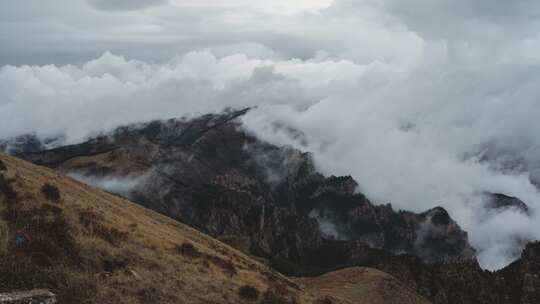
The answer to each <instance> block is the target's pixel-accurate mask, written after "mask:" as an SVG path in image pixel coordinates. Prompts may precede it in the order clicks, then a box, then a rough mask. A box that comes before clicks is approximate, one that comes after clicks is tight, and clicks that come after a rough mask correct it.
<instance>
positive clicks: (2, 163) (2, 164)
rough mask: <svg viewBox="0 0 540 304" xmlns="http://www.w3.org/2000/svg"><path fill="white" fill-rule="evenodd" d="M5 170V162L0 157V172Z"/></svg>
mask: <svg viewBox="0 0 540 304" xmlns="http://www.w3.org/2000/svg"><path fill="white" fill-rule="evenodd" d="M3 171H7V167H6V164H4V162H3V161H2V160H1V159H0V172H3Z"/></svg>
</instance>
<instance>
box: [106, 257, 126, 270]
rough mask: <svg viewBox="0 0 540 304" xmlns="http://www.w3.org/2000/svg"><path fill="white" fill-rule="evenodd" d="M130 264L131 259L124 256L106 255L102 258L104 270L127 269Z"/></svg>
mask: <svg viewBox="0 0 540 304" xmlns="http://www.w3.org/2000/svg"><path fill="white" fill-rule="evenodd" d="M128 264H129V260H128V258H126V257H124V256H105V257H104V258H103V260H102V266H103V270H105V271H107V272H114V271H117V270H122V269H125V268H126V267H127V266H128Z"/></svg>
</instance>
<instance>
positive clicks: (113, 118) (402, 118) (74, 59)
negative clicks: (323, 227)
mask: <svg viewBox="0 0 540 304" xmlns="http://www.w3.org/2000/svg"><path fill="white" fill-rule="evenodd" d="M24 2H25V1H24V0H21V1H18V2H17V3H15V4H9V5H7V4H6V3H7V2H6V3H1V4H0V18H1V19H0V20H1V21H2V22H3V25H5V26H2V27H0V45H2V48H1V49H0V64H3V65H4V66H3V67H1V68H0V138H5V137H11V136H15V135H20V134H24V133H37V135H39V136H40V137H50V136H55V135H59V134H61V135H65V136H66V140H67V142H70V143H71V142H77V141H80V140H83V139H84V138H86V137H87V136H91V135H92V134H96V133H98V132H104V131H108V130H111V129H112V128H114V127H116V126H118V125H122V124H127V123H131V122H138V121H146V120H150V119H159V118H169V117H177V116H186V115H187V116H190V115H198V114H203V113H207V112H218V111H221V110H222V109H224V108H226V107H237V108H240V107H246V106H257V108H256V109H255V110H253V111H251V112H250V113H249V114H248V115H247V116H246V117H245V118H244V123H245V128H246V129H247V130H248V131H250V132H253V133H254V134H256V135H258V136H259V137H260V138H263V139H265V140H267V141H269V142H272V143H275V144H280V145H281V144H289V145H292V146H294V147H297V148H299V149H302V150H303V151H309V152H312V153H313V154H314V158H315V160H316V161H317V165H318V166H319V168H320V169H321V170H323V171H324V172H326V173H328V174H351V175H353V176H354V177H355V179H356V180H357V181H358V182H359V184H360V188H361V189H360V190H361V191H362V192H365V193H366V194H367V195H368V196H369V197H370V198H371V199H373V200H374V201H376V202H379V203H386V202H391V203H392V204H393V205H394V206H395V207H397V208H403V209H412V210H415V211H424V210H426V209H428V208H431V207H433V206H435V205H442V206H444V207H445V208H447V209H448V210H449V212H450V214H451V215H452V217H454V218H455V219H456V220H457V221H458V223H460V224H461V225H462V226H463V228H465V229H466V230H468V231H469V233H470V237H471V240H472V242H473V245H474V246H475V247H477V248H478V249H479V250H480V253H479V257H480V259H481V263H482V265H484V266H485V267H488V268H497V267H500V266H502V265H504V264H506V263H508V262H509V261H510V260H511V259H512V258H514V257H515V256H516V253H517V252H518V251H519V250H517V251H516V245H515V244H516V240H518V239H540V215H539V213H540V193H539V192H538V189H537V187H536V186H535V185H534V183H537V184H540V136H538V135H537V130H539V129H540V120H538V119H537V118H538V117H540V101H539V100H538V96H540V57H539V55H538V54H540V53H539V52H538V51H537V50H538V48H539V47H540V39H539V36H538V34H537V33H538V30H539V29H540V25H539V24H538V21H537V20H538V18H537V17H538V14H539V13H540V4H537V2H535V1H513V2H512V1H502V0H501V1H474V2H470V1H457V2H456V1H450V0H434V1H423V0H414V1H408V2H406V3H405V2H403V1H397V0H361V1H358V0H356V1H352V0H336V1H333V2H330V1H314V2H310V1H300V2H298V3H299V4H296V5H294V6H291V5H290V4H287V3H290V1H287V2H279V5H281V6H279V5H278V6H272V7H268V6H265V3H267V2H261V1H241V0H230V1H223V2H221V4H220V5H216V4H215V3H213V2H210V1H190V0H175V1H168V2H167V3H161V4H162V5H158V6H153V5H150V4H156V3H155V2H156V1H148V2H145V1H138V2H136V3H137V5H136V6H130V7H126V6H122V3H124V1H118V2H114V3H115V4H114V5H113V4H112V3H113V2H111V5H113V6H114V7H106V6H99V5H97V7H98V8H99V9H96V3H98V4H99V2H101V1H93V4H94V5H89V3H88V2H84V1H71V0H70V1H69V2H68V1H64V0H59V3H60V5H63V6H64V7H65V11H66V12H70V11H72V12H73V13H74V14H75V15H73V16H76V17H73V16H72V15H70V14H68V13H66V14H65V16H64V14H62V15H59V14H58V13H57V11H55V10H51V9H50V8H48V7H47V6H43V7H39V5H37V7H34V9H33V10H31V11H29V10H28V7H29V6H28V3H26V4H24ZM107 3H109V2H107ZM126 3H127V2H126ZM130 3H135V2H130ZM276 3H278V2H276ZM116 4H118V5H116ZM139 4H141V5H139ZM146 4H148V5H146ZM25 5H26V6H25ZM276 5H277V4H276ZM287 5H289V6H287ZM34 10H35V11H34ZM38 12H39V14H38ZM21 37H28V40H26V38H21ZM68 50H70V51H68ZM106 50H111V52H105V51H106ZM96 54H99V55H96ZM101 54H102V55H101ZM90 57H91V58H94V59H88V58H90ZM129 58H136V59H129ZM171 58H172V59H171ZM22 63H28V65H22ZM33 63H53V64H49V65H44V64H40V65H32V64H33ZM68 63H73V64H68ZM291 129H295V130H297V131H299V133H298V132H294V133H291V132H290V130H291ZM298 134H300V136H299V135H298ZM484 191H488V192H501V193H505V194H508V195H514V196H517V197H519V198H521V199H522V200H523V201H525V202H526V203H527V204H528V205H529V206H530V208H531V210H532V216H531V217H526V216H525V215H524V214H521V213H519V212H517V211H512V210H506V211H503V212H498V213H496V212H494V211H488V210H485V209H484V208H483V205H484V202H483V195H482V194H483V192H484Z"/></svg>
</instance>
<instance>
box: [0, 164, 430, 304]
mask: <svg viewBox="0 0 540 304" xmlns="http://www.w3.org/2000/svg"><path fill="white" fill-rule="evenodd" d="M46 185H47V186H46ZM338 276H339V275H338ZM351 279H352V280H354V278H351ZM392 286H393V288H396V289H397V290H400V289H403V287H401V285H399V284H398V285H395V286H394V285H392ZM32 288H47V289H50V290H52V291H54V292H55V293H57V294H58V296H59V300H60V303H104V304H107V303H314V302H320V300H321V299H319V295H317V294H313V293H312V292H310V291H309V290H306V289H305V288H302V287H301V286H300V285H298V284H297V283H295V282H294V281H292V280H290V279H288V278H286V277H284V276H282V275H280V274H278V273H276V272H274V271H272V270H271V269H269V268H268V267H267V266H265V265H263V264H260V263H259V262H257V261H255V260H253V259H251V258H250V257H248V256H247V255H245V254H243V253H241V252H239V251H237V250H235V249H233V248H231V247H229V246H227V245H225V244H223V243H221V242H219V241H217V240H215V239H213V238H211V237H209V236H206V235H204V234H202V233H200V232H198V231H196V230H194V229H192V228H189V227H188V226H186V225H183V224H180V223H178V222H176V221H174V220H172V219H170V218H167V217H165V216H162V215H159V214H157V213H155V212H152V211H149V210H146V209H144V208H143V207H140V206H138V205H136V204H133V203H131V202H129V201H127V200H124V199H121V198H118V197H116V196H113V195H110V194H108V193H105V192H102V191H99V190H96V189H94V188H92V187H90V186H87V185H84V184H82V183H79V182H77V181H74V180H72V179H70V178H67V177H65V176H63V175H61V174H59V173H57V172H55V171H52V170H50V169H47V168H43V167H39V166H35V165H32V164H30V163H28V162H25V161H22V160H19V159H16V158H13V157H9V156H5V155H0V293H1V292H7V291H14V290H26V289H32ZM373 288H375V289H377V288H380V286H379V285H373V286H371V287H369V288H366V289H364V290H365V292H366V293H373V292H375V291H374V290H373ZM403 290H405V289H403ZM361 293H362V292H360V294H361ZM399 293H400V292H398V294H399ZM347 301H348V302H347ZM331 303H336V304H338V303H351V302H350V295H344V297H343V298H335V299H334V300H333V301H332V302H331ZM367 303H380V302H367ZM388 303H392V302H388ZM418 303H423V302H418Z"/></svg>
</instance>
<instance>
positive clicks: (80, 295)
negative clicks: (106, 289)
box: [56, 276, 98, 304]
mask: <svg viewBox="0 0 540 304" xmlns="http://www.w3.org/2000/svg"><path fill="white" fill-rule="evenodd" d="M97 289H98V286H97V283H96V280H95V279H93V278H91V277H82V276H81V277H75V276H70V277H68V278H67V280H66V281H65V282H64V283H63V284H62V285H61V286H60V288H59V289H58V290H57V291H56V296H57V299H58V303H67V304H79V303H88V302H87V300H88V299H91V298H92V297H93V296H94V295H95V294H96V293H97Z"/></svg>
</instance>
